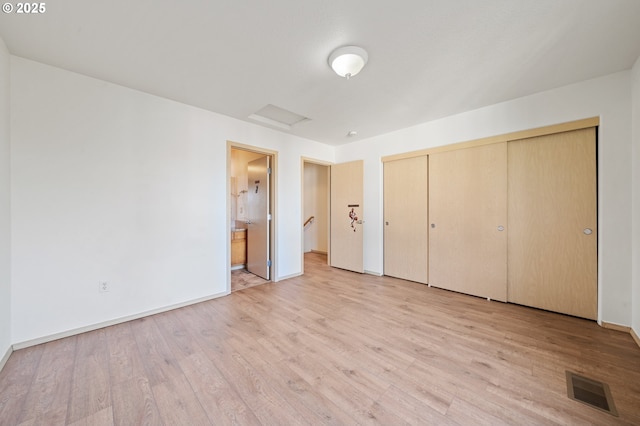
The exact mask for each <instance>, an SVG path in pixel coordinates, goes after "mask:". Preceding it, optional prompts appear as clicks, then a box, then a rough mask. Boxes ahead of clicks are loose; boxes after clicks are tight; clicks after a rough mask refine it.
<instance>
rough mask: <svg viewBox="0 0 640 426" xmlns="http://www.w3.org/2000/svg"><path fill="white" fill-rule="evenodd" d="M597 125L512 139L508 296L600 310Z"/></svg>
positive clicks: (578, 310)
mask: <svg viewBox="0 0 640 426" xmlns="http://www.w3.org/2000/svg"><path fill="white" fill-rule="evenodd" d="M596 224H597V207H596V129H595V128H590V129H583V130H576V131H572V132H565V133H558V134H554V135H549V136H541V137H536V138H531V139H524V140H519V141H514V142H509V301H510V302H513V303H519V304H522V305H527V306H533V307H536V308H542V309H546V310H550V311H554V312H561V313H565V314H569V315H575V316H578V317H583V318H589V319H596V317H597V295H598V284H597V238H596V236H597V229H596Z"/></svg>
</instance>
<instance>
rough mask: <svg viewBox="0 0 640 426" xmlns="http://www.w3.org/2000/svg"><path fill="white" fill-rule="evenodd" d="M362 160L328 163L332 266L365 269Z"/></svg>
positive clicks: (361, 270) (355, 270)
mask: <svg viewBox="0 0 640 426" xmlns="http://www.w3.org/2000/svg"><path fill="white" fill-rule="evenodd" d="M363 192H364V191H363V162H362V161H361V160H360V161H352V162H349V163H342V164H334V165H332V166H331V208H330V210H331V215H330V216H331V225H330V229H331V230H330V234H331V250H330V252H329V256H330V261H329V263H330V264H331V266H334V267H336V268H342V269H347V270H349V271H354V272H360V273H362V272H364V260H363V259H364V253H363V252H364V250H363V242H364V240H363V232H362V231H363V230H362V226H363V224H364V221H363V220H362V212H363V210H364V203H363V198H364V197H363Z"/></svg>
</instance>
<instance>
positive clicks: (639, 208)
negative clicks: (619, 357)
mask: <svg viewBox="0 0 640 426" xmlns="http://www.w3.org/2000/svg"><path fill="white" fill-rule="evenodd" d="M631 78H632V84H633V108H632V114H633V116H632V122H633V188H632V189H633V216H632V217H633V259H632V264H633V284H632V285H633V297H632V301H633V302H632V303H633V308H632V311H633V314H632V317H633V321H632V328H633V330H634V332H635V333H636V336H640V58H638V60H637V61H636V64H635V65H634V67H633V70H632V77H631Z"/></svg>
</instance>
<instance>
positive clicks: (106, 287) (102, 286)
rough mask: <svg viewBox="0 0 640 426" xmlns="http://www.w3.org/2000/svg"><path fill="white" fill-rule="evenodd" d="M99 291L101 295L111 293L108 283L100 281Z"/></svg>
mask: <svg viewBox="0 0 640 426" xmlns="http://www.w3.org/2000/svg"><path fill="white" fill-rule="evenodd" d="M98 291H99V292H100V293H106V292H108V291H109V283H108V282H106V281H100V282H99V283H98Z"/></svg>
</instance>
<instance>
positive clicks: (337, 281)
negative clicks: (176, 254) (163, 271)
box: [0, 254, 640, 425]
mask: <svg viewBox="0 0 640 426" xmlns="http://www.w3.org/2000/svg"><path fill="white" fill-rule="evenodd" d="M325 259H326V258H324V256H321V255H317V254H310V255H307V257H306V262H305V275H304V276H302V277H298V278H293V279H289V280H286V281H282V282H279V283H267V284H264V285H261V286H257V287H254V288H250V289H246V290H242V291H237V292H234V293H233V294H231V295H230V296H227V297H224V298H220V299H216V300H212V301H209V302H204V303H200V304H197V305H193V306H190V307H186V308H182V309H177V310H174V311H171V312H166V313H163V314H159V315H154V316H151V317H147V318H144V319H140V320H136V321H131V322H128V323H124V324H120V325H117V326H113V327H108V328H104V329H101V330H97V331H94V332H90V333H85V334H81V335H78V336H74V337H69V338H66V339H61V340H57V341H54V342H50V343H46V344H43V345H39V346H34V347H30V348H27V349H23V350H19V351H16V352H14V353H13V355H12V356H11V357H10V359H9V361H8V362H7V364H6V366H5V368H4V369H3V371H2V372H1V373H0V424H2V425H17V424H25V425H26V424H29V425H31V424H47V425H55V424H77V425H100V424H106V425H110V424H118V425H138V424H150V425H159V424H167V425H169V424H172V425H206V424H240V425H254V424H264V425H273V424H285V425H293V424H313V425H316V424H346V425H354V424H383V425H400V424H422V425H424V424H435V425H467V424H471V425H479V424H490V425H499V424H516V425H525V424H536V425H542V424H544V425H548V424H597V425H614V424H627V425H631V424H635V425H638V424H640V349H639V348H638V347H637V346H636V344H635V343H634V342H633V340H632V338H631V336H629V335H628V334H625V333H622V332H618V331H613V330H609V329H604V328H600V327H599V326H598V325H597V324H595V323H594V322H590V321H587V320H582V319H578V318H573V317H568V316H563V315H558V314H553V313H549V312H544V311H540V310H535V309H530V308H525V307H521V306H516V305H509V304H503V303H500V302H487V301H486V300H484V299H480V298H475V297H471V296H465V295H461V294H457V293H453V292H448V291H445V290H438V289H434V288H429V287H427V286H425V285H422V284H417V283H411V282H406V281H402V280H398V279H393V278H388V277H374V276H369V275H360V274H354V273H350V272H346V271H342V270H339V269H332V268H329V267H327V266H326V265H325V262H326V260H325ZM565 370H571V371H574V372H576V373H578V374H581V375H585V376H588V377H591V378H594V379H596V380H600V381H604V382H606V383H608V384H609V386H610V388H611V392H612V394H613V398H614V400H615V403H616V406H617V408H618V411H619V413H620V417H613V416H610V415H608V414H606V413H602V412H600V411H597V410H595V409H593V408H591V407H588V406H585V405H583V404H581V403H578V402H575V401H572V400H570V399H568V398H567V396H566V384H565Z"/></svg>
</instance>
